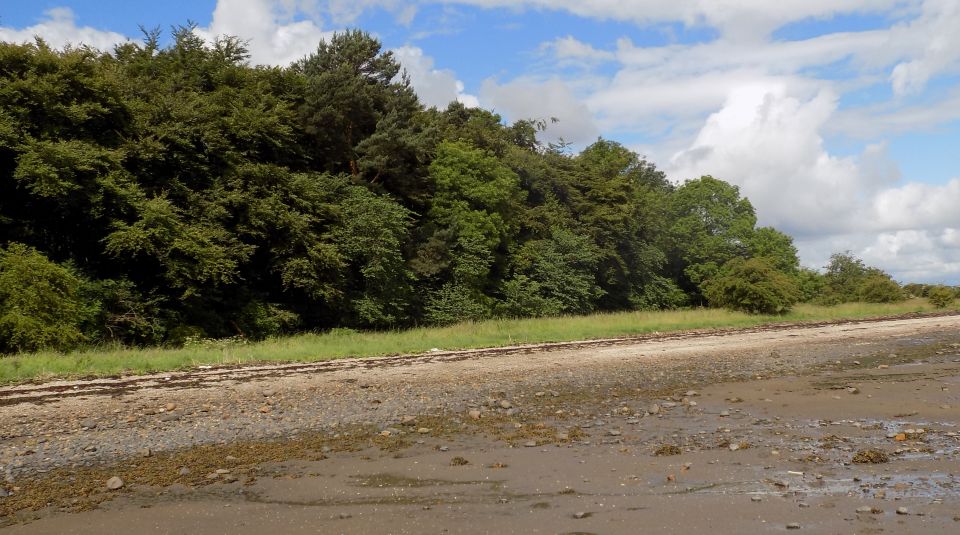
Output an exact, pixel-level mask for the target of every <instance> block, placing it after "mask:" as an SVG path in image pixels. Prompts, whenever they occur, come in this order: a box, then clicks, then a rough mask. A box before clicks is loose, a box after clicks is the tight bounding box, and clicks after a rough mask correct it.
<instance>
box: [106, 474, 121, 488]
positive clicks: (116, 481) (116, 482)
mask: <svg viewBox="0 0 960 535" xmlns="http://www.w3.org/2000/svg"><path fill="white" fill-rule="evenodd" d="M122 488H123V480H122V479H120V478H119V477H117V476H113V477H111V478H110V479H108V480H107V490H120V489H122Z"/></svg>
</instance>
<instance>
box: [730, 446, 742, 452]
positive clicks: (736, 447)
mask: <svg viewBox="0 0 960 535" xmlns="http://www.w3.org/2000/svg"><path fill="white" fill-rule="evenodd" d="M729 447H730V451H737V450H739V449H740V444H730V446H729Z"/></svg>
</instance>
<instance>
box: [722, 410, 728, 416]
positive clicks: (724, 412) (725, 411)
mask: <svg viewBox="0 0 960 535" xmlns="http://www.w3.org/2000/svg"><path fill="white" fill-rule="evenodd" d="M720 416H730V411H727V410H724V411H720Z"/></svg>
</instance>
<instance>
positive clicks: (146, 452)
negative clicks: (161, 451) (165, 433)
mask: <svg viewBox="0 0 960 535" xmlns="http://www.w3.org/2000/svg"><path fill="white" fill-rule="evenodd" d="M151 455H153V452H152V451H150V448H143V449H142V450H140V456H141V457H149V456H151Z"/></svg>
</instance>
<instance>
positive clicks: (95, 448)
mask: <svg viewBox="0 0 960 535" xmlns="http://www.w3.org/2000/svg"><path fill="white" fill-rule="evenodd" d="M83 451H85V452H87V453H90V452H94V451H97V447H96V446H94V445H92V444H91V445H89V446H87V447H86V448H83Z"/></svg>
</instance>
